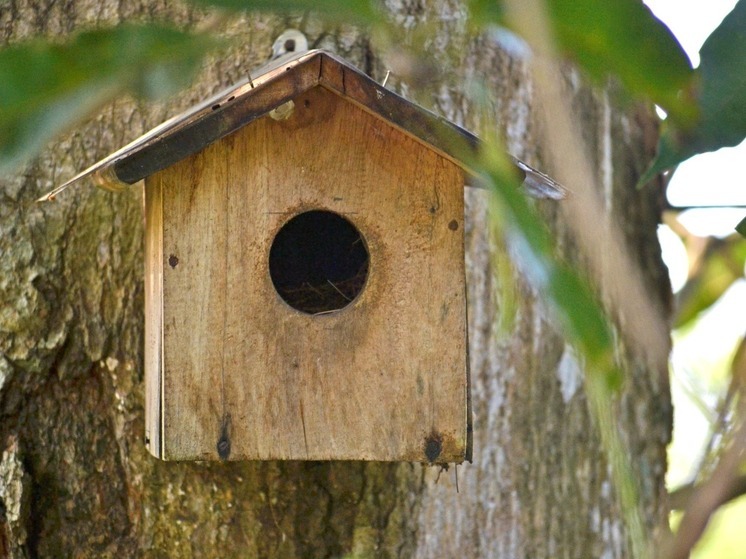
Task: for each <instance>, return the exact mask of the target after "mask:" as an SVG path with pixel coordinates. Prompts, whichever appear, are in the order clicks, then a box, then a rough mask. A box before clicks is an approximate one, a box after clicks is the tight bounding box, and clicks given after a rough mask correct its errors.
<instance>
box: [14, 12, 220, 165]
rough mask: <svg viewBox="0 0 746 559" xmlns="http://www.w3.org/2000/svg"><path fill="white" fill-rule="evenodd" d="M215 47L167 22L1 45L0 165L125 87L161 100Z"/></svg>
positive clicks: (21, 157) (18, 159)
mask: <svg viewBox="0 0 746 559" xmlns="http://www.w3.org/2000/svg"><path fill="white" fill-rule="evenodd" d="M217 45H218V43H217V41H215V40H214V39H211V38H207V37H204V36H200V35H192V34H188V33H184V32H182V31H178V30H176V29H173V28H171V27H166V26H163V25H122V26H120V27H117V28H113V29H103V30H95V31H88V32H85V33H81V34H79V35H77V36H75V37H74V38H73V39H72V40H71V41H70V42H67V43H63V44H56V43H50V42H48V41H46V40H42V39H36V40H32V41H29V42H26V43H20V44H17V45H14V46H12V47H10V48H7V49H5V50H2V51H0V171H10V170H12V169H14V168H15V167H17V166H18V165H20V164H22V163H23V162H25V161H26V160H27V159H28V158H30V157H32V156H34V155H35V154H37V153H38V152H39V151H40V150H41V149H42V148H43V146H44V145H45V144H46V143H47V142H48V141H49V140H50V139H52V138H53V137H54V136H55V135H57V134H59V133H61V132H63V131H64V130H66V129H68V128H69V127H70V126H72V125H73V124H75V123H76V122H78V121H80V120H81V119H83V118H85V117H86V116H88V115H90V114H91V112H93V111H94V110H96V109H97V108H99V107H100V106H101V105H102V104H103V103H105V102H107V101H109V100H111V99H112V98H113V97H115V96H116V95H118V94H120V93H123V92H125V91H131V92H133V93H135V94H136V95H138V96H141V97H144V98H146V99H157V98H161V97H163V96H165V95H167V94H169V93H172V92H174V91H177V90H178V89H180V88H182V87H184V86H185V85H187V84H188V82H189V80H190V78H191V76H192V75H193V73H194V71H195V70H196V69H197V67H198V64H199V62H200V60H201V58H202V56H203V55H204V54H205V53H206V51H207V50H208V49H210V48H213V47H215V46H217Z"/></svg>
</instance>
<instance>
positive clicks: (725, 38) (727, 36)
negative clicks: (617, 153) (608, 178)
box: [640, 0, 746, 184]
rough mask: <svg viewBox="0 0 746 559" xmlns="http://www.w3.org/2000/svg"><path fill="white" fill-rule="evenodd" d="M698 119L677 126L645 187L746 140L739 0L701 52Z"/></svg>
mask: <svg viewBox="0 0 746 559" xmlns="http://www.w3.org/2000/svg"><path fill="white" fill-rule="evenodd" d="M695 77H696V84H697V90H696V101H697V105H698V107H699V117H698V118H697V119H696V120H695V121H694V123H693V124H691V123H687V122H679V121H677V120H676V119H674V120H673V122H672V123H670V124H669V125H668V126H666V128H665V129H664V130H663V133H662V135H661V139H660V142H659V145H658V156H657V157H656V159H655V161H653V163H652V164H651V167H650V169H648V170H647V171H646V172H645V175H644V176H643V179H641V181H640V182H641V184H644V183H645V182H647V181H648V180H650V178H652V177H653V175H655V174H656V173H658V172H660V171H662V170H664V169H669V168H671V167H673V166H675V165H677V164H679V163H681V162H682V161H684V160H686V159H688V158H689V157H691V156H693V155H696V154H698V153H703V152H706V151H714V150H717V149H720V148H722V147H728V146H735V145H737V144H739V143H741V141H743V139H744V138H745V137H746V1H744V0H740V1H739V2H738V3H737V4H736V6H735V7H734V8H733V10H732V11H731V12H730V13H729V14H728V15H727V16H726V17H725V19H723V21H722V22H721V24H720V25H719V26H718V28H717V29H715V31H713V32H712V34H711V35H710V36H709V37H708V39H707V40H706V41H705V44H704V45H702V49H701V50H700V66H699V68H698V69H697V72H696V76H695Z"/></svg>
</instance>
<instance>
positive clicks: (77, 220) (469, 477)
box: [0, 0, 670, 558]
mask: <svg viewBox="0 0 746 559" xmlns="http://www.w3.org/2000/svg"><path fill="white" fill-rule="evenodd" d="M387 6H388V8H389V10H390V11H391V14H392V17H393V18H394V21H395V22H396V25H397V26H399V28H400V35H401V37H402V38H405V39H406V41H407V42H413V43H417V42H418V41H424V45H425V47H426V50H427V52H428V53H429V59H430V61H431V63H432V66H428V67H427V69H428V72H427V74H428V75H427V76H425V75H418V74H417V72H414V71H413V72H411V73H410V74H409V75H405V73H406V72H405V70H404V69H402V68H404V66H406V64H402V57H389V58H384V57H383V53H382V52H381V51H380V50H379V49H377V48H376V47H375V46H374V45H373V44H372V43H371V42H370V41H369V39H368V37H367V36H366V35H364V34H363V33H361V32H360V31H358V30H356V29H353V28H350V27H347V26H339V27H337V28H329V27H324V26H322V25H321V24H319V23H318V22H316V21H314V20H312V19H308V18H303V19H301V18H290V19H287V20H283V19H280V18H278V17H274V16H247V17H236V18H235V22H234V23H232V24H231V25H230V26H229V27H228V30H227V33H228V34H229V35H231V36H234V37H237V38H239V39H240V44H241V47H239V48H234V49H233V50H232V51H230V52H229V53H227V54H223V55H221V56H220V57H219V58H215V59H212V60H211V61H210V62H209V63H208V64H207V65H206V67H205V69H204V71H203V72H202V73H201V74H200V76H199V81H198V83H197V85H195V86H194V87H193V88H192V89H190V90H189V91H188V92H186V93H184V94H182V95H181V96H180V97H179V98H178V99H176V100H174V101H172V102H171V103H169V104H168V105H167V106H156V107H153V106H143V105H139V104H136V103H134V102H132V101H130V100H120V101H118V102H116V103H113V104H111V105H110V106H108V107H107V108H106V109H105V110H103V111H101V113H100V114H98V115H97V116H96V117H95V118H93V119H91V120H90V121H89V122H86V123H84V124H83V125H81V126H80V127H79V128H78V129H77V130H75V131H73V132H72V133H70V134H69V135H68V136H66V137H65V138H62V139H61V140H59V141H58V142H56V143H55V144H54V145H52V146H49V149H47V150H46V151H45V152H44V153H43V154H42V156H41V157H40V158H39V159H38V160H37V161H36V162H35V163H34V164H32V165H30V166H29V167H28V168H27V169H25V171H24V172H23V173H20V174H18V175H17V176H14V177H2V178H0V183H1V184H2V190H1V191H0V196H1V197H2V203H1V204H0V254H2V258H0V285H1V286H2V289H0V350H2V356H0V413H1V414H2V421H1V422H0V450H2V458H1V459H0V505H1V506H0V513H1V514H0V554H1V553H2V552H3V551H4V552H5V553H6V554H7V555H8V556H10V557H118V558H120V557H140V556H146V557H239V556H240V557H342V556H351V557H414V556H416V557H457V556H463V557H532V558H539V557H609V558H617V557H629V556H630V545H629V541H628V538H627V535H628V534H627V530H626V528H625V526H624V525H623V523H622V520H621V513H620V508H619V504H618V499H617V496H616V495H615V492H614V489H613V487H612V484H611V477H610V472H609V465H608V463H607V461H606V459H605V457H604V453H603V451H602V448H601V445H600V438H599V435H598V434H597V431H596V429H595V427H594V425H593V424H592V420H591V418H590V416H589V413H588V405H587V401H586V398H585V396H584V393H583V386H582V375H583V371H582V364H581V360H580V359H579V358H578V357H577V356H576V355H575V354H574V353H573V351H572V349H571V348H570V346H569V345H568V344H567V343H566V341H565V340H564V339H563V337H562V335H561V333H560V332H558V329H557V326H556V324H555V323H554V322H553V320H552V318H551V316H550V315H549V313H548V311H547V309H546V306H545V304H544V303H543V302H542V300H541V299H540V297H539V296H538V294H537V293H536V292H535V291H533V290H532V289H531V288H530V287H529V286H527V285H526V284H525V283H524V282H523V281H522V279H521V278H520V277H518V276H515V277H514V278H513V279H510V276H509V275H505V274H498V275H496V274H495V273H494V267H495V266H494V264H495V263H496V262H502V260H501V259H504V258H505V255H504V251H501V250H497V249H496V248H495V243H494V242H493V241H492V240H491V234H490V224H489V221H488V218H487V195H486V193H485V192H475V191H471V190H469V191H467V193H466V199H467V229H466V248H467V257H466V260H467V280H468V296H469V336H470V355H471V375H472V393H473V408H474V430H475V431H474V443H475V444H474V446H475V448H474V463H473V464H471V465H464V466H463V467H459V468H458V470H457V472H456V471H454V469H451V470H450V471H448V472H441V471H438V469H435V468H427V467H423V466H420V465H416V464H405V463H402V464H397V463H392V464H388V463H363V462H331V463H327V462H245V463H164V462H160V461H158V460H156V459H154V458H152V457H151V456H150V455H149V454H148V453H147V451H146V450H145V446H144V443H143V354H142V347H143V264H142V262H143V247H142V229H143V222H142V219H143V218H142V192H141V190H140V189H139V188H138V187H133V188H131V189H129V190H128V191H126V192H125V193H123V194H110V193H106V192H103V191H100V190H97V189H94V188H90V187H87V186H84V187H79V188H75V189H71V190H68V191H67V192H65V193H64V194H63V195H61V196H59V198H58V199H57V201H56V202H55V203H49V204H44V205H40V204H37V203H35V202H34V200H35V199H36V198H37V197H38V196H40V195H41V194H43V193H44V192H46V191H48V190H49V189H50V188H51V187H52V185H53V184H55V183H59V182H60V180H62V179H66V178H68V177H70V176H72V175H73V174H74V172H75V171H77V170H80V169H82V168H84V167H86V166H88V165H89V164H91V163H92V162H94V161H96V160H97V159H99V158H101V157H103V156H105V155H107V154H108V153H110V152H111V151H113V150H114V149H116V148H118V147H120V146H121V145H124V144H125V143H126V142H127V141H129V140H131V139H133V138H135V137H136V136H138V135H140V134H141V133H143V132H144V131H146V130H148V129H149V128H150V127H152V126H154V125H156V124H158V123H159V122H161V121H163V120H164V119H165V118H166V117H167V116H170V115H172V114H175V113H177V112H179V111H180V110H183V109H184V108H186V107H188V106H189V105H191V104H193V103H194V102H196V101H198V100H201V99H203V98H205V97H206V96H207V95H208V94H209V93H212V92H215V91H218V90H220V89H221V88H223V87H225V86H226V85H229V84H230V83H233V82H235V81H238V80H239V79H241V78H242V77H244V76H245V75H246V73H247V70H250V69H251V68H254V67H256V66H259V65H261V64H262V63H263V62H264V60H265V59H266V57H267V56H268V54H269V53H270V46H271V43H272V40H273V39H274V37H276V36H277V35H279V33H280V32H282V31H283V30H284V29H285V28H288V27H299V28H301V29H302V30H303V31H304V32H305V33H306V34H307V35H308V36H309V39H310V41H311V43H312V44H315V45H316V46H319V47H324V48H329V49H330V50H334V51H336V52H338V53H339V54H341V55H342V56H344V57H345V58H347V59H349V60H351V61H352V62H353V63H355V64H356V65H357V66H358V67H360V68H362V69H363V70H365V71H366V72H369V73H371V74H372V76H373V77H374V78H375V79H377V80H379V81H380V80H382V79H383V77H384V75H385V74H386V71H387V69H389V68H393V69H394V74H393V75H392V77H391V78H390V79H389V82H388V84H387V87H390V88H392V89H394V90H396V91H398V92H400V93H402V94H403V95H405V96H408V97H410V98H414V100H416V101H417V102H419V103H421V104H423V105H425V106H428V107H429V108H431V109H433V110H434V111H436V112H438V113H440V114H442V115H444V116H446V117H447V118H449V119H452V120H454V121H456V122H457V123H460V124H463V125H464V126H466V127H467V128H469V129H471V130H473V131H474V132H477V133H479V132H484V131H485V130H486V129H487V128H488V127H494V126H499V128H500V132H502V133H503V134H504V135H505V137H506V139H507V145H508V148H509V150H510V151H511V152H512V153H514V154H515V155H517V156H519V157H523V158H525V159H526V160H528V161H529V162H533V163H538V162H539V159H540V157H539V156H540V154H541V153H542V151H544V150H545V149H547V146H542V145H541V142H542V141H541V137H540V135H539V133H538V130H539V129H540V126H538V124H537V123H536V122H535V120H534V117H533V116H532V115H533V114H534V113H533V112H532V110H531V108H532V83H531V80H530V78H529V75H528V72H527V68H526V65H525V62H524V61H522V60H521V59H520V58H517V57H516V56H515V55H511V54H508V53H506V52H505V51H503V50H500V48H499V47H498V45H497V44H496V43H495V41H494V40H492V39H490V38H488V37H481V38H478V39H470V38H469V36H468V34H467V32H468V26H467V25H466V22H465V12H464V10H463V8H461V7H460V6H461V3H460V2H458V1H457V0H451V1H448V0H390V1H388V2H387ZM153 18H156V19H161V20H162V19H166V20H169V21H176V22H181V23H183V24H184V25H189V26H191V25H194V24H195V23H196V22H199V21H201V20H202V19H204V14H202V13H201V12H198V11H195V10H190V9H188V8H185V7H183V6H180V5H178V6H175V5H173V4H171V3H168V2H157V3H153V4H150V3H145V2H142V3H140V2H126V3H118V2H110V1H107V2H104V3H103V4H101V3H100V2H98V1H93V0H71V1H69V2H57V1H55V0H38V1H33V0H15V1H11V2H6V3H2V4H0V29H1V31H0V33H2V41H3V43H4V44H7V43H10V42H17V41H19V40H22V39H24V38H26V37H29V36H30V35H33V34H44V35H47V36H50V37H51V36H55V37H56V36H59V35H66V34H69V33H72V32H74V31H75V30H78V29H81V28H84V27H89V26H91V25H93V24H113V23H116V22H119V21H122V20H124V19H138V20H143V19H153ZM419 24H423V25H419ZM424 25H427V26H428V27H427V31H426V37H425V36H424V35H422V29H423V28H424ZM418 29H419V31H418ZM423 37H424V38H423ZM404 62H406V60H404ZM428 76H430V77H431V78H432V80H434V81H430V82H429V83H424V82H426V81H427V79H426V78H428ZM567 76H568V78H569V79H568V94H569V95H572V98H573V105H574V107H575V109H576V110H577V118H578V119H580V121H581V122H582V128H583V132H584V134H585V139H586V141H587V142H588V145H589V146H591V148H590V152H591V155H592V157H593V158H594V161H595V163H596V166H595V167H596V169H598V176H599V177H603V180H601V181H599V188H600V189H603V192H604V193H605V195H606V202H607V204H606V207H607V208H608V209H609V211H612V212H614V213H615V215H616V217H617V218H618V219H619V221H620V223H622V225H623V230H624V232H625V234H626V237H627V243H628V247H629V251H630V252H631V253H632V254H634V256H635V260H637V261H638V262H639V263H640V266H641V269H642V270H644V273H645V274H646V278H645V279H646V283H647V285H649V286H650V291H651V294H652V296H653V297H654V299H656V300H657V301H659V302H661V303H663V304H664V306H665V304H666V302H667V300H668V292H669V287H668V283H667V281H668V280H667V276H666V274H665V269H664V267H663V264H662V262H661V259H660V254H659V248H658V244H657V240H656V234H655V233H656V224H657V220H658V218H659V205H658V200H657V194H656V193H655V192H653V191H652V190H649V189H648V190H642V191H639V190H636V189H635V188H634V184H635V182H636V179H637V176H638V175H639V174H640V172H641V171H642V170H643V168H644V167H645V165H646V163H647V161H648V160H649V158H650V157H651V150H652V146H653V145H654V143H655V135H656V132H655V126H654V125H653V122H654V119H653V117H652V116H651V114H650V112H649V111H644V110H642V109H640V108H639V107H632V108H627V109H626V111H622V110H620V109H618V108H616V107H614V106H612V104H611V103H610V101H609V98H608V96H607V95H606V94H599V93H593V92H591V91H590V90H589V89H587V88H585V87H581V86H577V85H575V84H576V83H577V82H578V76H577V75H576V74H575V73H574V72H573V71H572V70H568V71H567ZM475 80H484V82H485V84H486V86H487V88H488V89H489V91H490V93H491V94H492V96H493V97H492V98H493V100H494V103H493V105H492V114H489V115H485V114H483V111H482V112H480V111H478V110H477V109H476V108H475V105H474V104H473V103H471V102H470V101H469V99H468V96H467V93H468V90H469V87H470V86H471V85H473V82H474V81H475ZM495 123H498V124H495ZM552 204H554V203H552ZM544 209H545V210H546V211H545V213H546V215H547V220H548V222H549V223H550V225H551V226H552V228H553V229H554V231H555V234H556V236H557V238H558V239H560V245H561V246H563V247H565V252H566V254H567V256H568V257H570V258H575V256H576V255H575V254H574V252H575V250H576V249H575V248H574V244H573V242H572V239H571V236H570V235H569V234H568V232H567V228H566V227H565V224H563V223H561V220H560V219H558V218H557V217H556V215H557V212H556V211H555V208H554V207H553V206H552V205H551V204H546V207H545V208H544ZM512 294H514V295H512ZM514 297H515V298H514ZM511 302H513V303H514V304H516V305H517V311H516V313H515V316H514V318H513V320H512V322H510V329H509V331H504V330H501V329H500V328H498V324H499V322H500V319H501V315H502V312H503V309H504V308H505V307H506V305H507V304H508V303H511ZM633 326H634V325H628V327H633ZM620 333H621V335H620V339H624V338H625V337H624V330H623V328H622V329H621V332H620ZM633 350H634V348H629V349H625V348H622V347H620V355H622V356H624V357H623V359H622V360H623V362H624V363H625V364H626V366H625V371H626V374H627V382H626V383H625V387H624V392H623V395H622V397H621V406H620V409H621V413H620V415H619V418H618V422H619V428H620V429H621V430H622V432H623V433H624V436H625V440H626V442H627V444H628V448H629V454H630V456H632V457H633V460H634V464H635V465H636V467H637V468H638V474H639V480H640V486H639V488H638V490H639V492H640V498H641V501H642V505H643V510H644V519H645V521H646V522H647V525H648V528H649V529H650V530H651V531H652V532H655V531H658V530H662V529H665V525H666V522H667V507H666V501H665V491H664V473H665V469H666V461H665V448H666V444H667V443H668V440H669V435H670V402H669V394H668V386H667V384H666V380H665V379H666V371H665V370H653V369H651V368H650V367H648V366H646V365H645V364H644V363H642V362H641V360H639V359H637V358H635V357H634V351H633ZM663 367H665V363H664V364H663ZM456 473H457V474H458V475H456ZM457 479H458V490H457V486H456V480H457Z"/></svg>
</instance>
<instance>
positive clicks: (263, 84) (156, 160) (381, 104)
mask: <svg viewBox="0 0 746 559" xmlns="http://www.w3.org/2000/svg"><path fill="white" fill-rule="evenodd" d="M317 86H321V87H323V88H326V89H328V90H330V91H332V92H334V93H336V94H338V95H340V96H342V97H343V98H344V99H346V100H348V101H349V102H351V103H353V104H355V105H357V106H358V107H360V108H362V109H363V110H365V111H367V112H368V113H370V114H372V115H374V116H376V117H378V118H380V119H382V120H384V121H385V122H387V123H389V124H390V125H391V126H394V127H395V128H397V129H399V130H400V131H402V132H404V133H405V134H407V135H409V136H410V137H412V138H414V139H415V140H417V141H418V142H420V143H421V144H423V145H424V146H426V147H427V148H429V149H432V150H435V151H437V152H438V153H440V154H441V155H443V156H445V157H447V158H448V159H450V160H451V161H453V162H454V163H456V164H457V165H459V166H461V167H462V168H464V169H466V170H468V167H467V164H466V163H465V162H464V160H463V159H464V156H465V155H466V154H469V153H470V152H474V151H475V150H476V148H477V147H478V144H479V140H478V138H477V137H476V136H474V135H473V134H471V133H470V132H468V131H467V130H464V129H463V128H461V127H459V126H458V125H456V124H454V123H452V122H450V121H449V120H447V119H444V118H442V117H440V116H437V115H435V114H434V113H432V112H430V111H428V110H426V109H424V108H422V107H420V106H419V105H416V104H414V103H412V102H410V101H407V100H406V99H404V98H403V97H401V96H399V95H397V94H396V93H393V92H392V91H390V90H388V89H386V88H384V87H383V86H382V85H381V84H379V83H377V82H375V81H374V80H372V79H371V78H370V77H368V76H366V75H365V74H364V73H362V72H361V71H360V70H358V69H357V68H355V67H353V66H351V65H350V64H349V63H348V62H346V61H344V60H342V59H341V58H339V57H337V56H335V55H334V54H332V53H329V52H327V51H323V50H311V51H307V52H303V53H298V54H295V55H292V56H290V57H283V58H282V59H279V60H276V61H272V62H270V63H269V64H267V65H266V66H264V67H262V68H260V69H259V70H257V71H256V75H251V76H250V77H248V78H247V79H246V80H244V81H243V82H241V83H238V84H236V85H234V86H232V87H230V88H228V89H226V90H224V91H222V92H221V93H219V94H217V95H215V96H213V97H212V98H211V99H208V100H207V101H205V102H203V103H200V104H198V105H196V106H194V107H192V108H191V109H189V110H187V111H186V112H184V113H182V114H181V115H178V116H176V117H173V118H171V119H169V120H167V121H166V122H164V123H162V124H160V125H159V126H157V127H155V128H153V129H152V130H150V131H149V132H147V133H146V134H144V135H143V136H141V137H139V138H138V139H136V140H135V141H133V142H132V143H130V144H128V145H126V146H124V147H123V148H121V149H119V150H118V151H116V152H114V153H112V154H111V155H109V156H107V157H105V158H104V159H102V160H100V161H98V162H97V163H95V164H94V165H92V166H91V167H89V168H88V169H86V170H85V171H83V172H81V173H79V174H78V175H76V176H75V177H73V178H72V179H70V180H69V181H67V182H66V183H64V184H62V185H60V186H58V187H57V188H55V189H54V190H53V191H52V192H50V193H49V194H47V195H46V196H44V197H43V198H42V200H49V199H52V198H53V197H54V196H55V195H57V194H58V193H59V192H61V191H62V190H64V189H65V188H67V187H68V186H70V185H72V184H74V183H77V182H79V181H81V180H83V179H85V178H88V177H90V178H91V179H92V180H93V182H94V183H95V184H96V185H97V186H100V187H102V188H106V189H108V190H118V189H121V188H123V187H125V186H127V185H130V184H134V183H136V182H137V181H139V180H141V179H144V178H145V177H147V176H149V175H152V174H153V173H156V172H158V171H160V170H162V169H165V168H167V167H169V166H171V165H173V164H175V163H177V162H178V161H180V160H182V159H184V158H186V157H188V156H190V155H192V154H194V153H197V152H199V151H201V150H203V149H204V148H205V147H207V146H208V145H210V144H211V143H213V142H215V141H216V140H219V139H220V138H223V137H225V136H227V135H228V134H230V133H232V132H234V131H236V130H238V129H239V128H241V127H243V126H245V125H247V124H249V123H251V122H252V121H254V120H256V119H258V118H261V117H263V116H264V115H266V114H268V113H270V112H271V111H272V110H274V109H276V108H277V107H279V106H281V105H283V104H284V103H287V102H288V101H290V100H292V99H293V98H295V97H297V96H298V95H300V94H302V93H304V92H306V91H308V90H309V89H311V88H313V87H317ZM513 162H514V164H515V165H516V167H517V168H518V169H519V170H520V171H521V172H522V173H523V175H524V185H525V186H526V187H527V189H528V191H529V193H530V194H532V195H534V196H536V197H543V198H551V199H561V198H564V197H565V190H564V188H563V187H561V186H560V185H558V184H557V183H556V182H555V181H553V180H552V179H551V178H549V177H548V176H546V175H544V174H543V173H541V172H539V171H536V170H535V169H533V168H532V167H530V166H528V165H526V164H525V163H523V162H521V161H519V160H518V159H515V158H513Z"/></svg>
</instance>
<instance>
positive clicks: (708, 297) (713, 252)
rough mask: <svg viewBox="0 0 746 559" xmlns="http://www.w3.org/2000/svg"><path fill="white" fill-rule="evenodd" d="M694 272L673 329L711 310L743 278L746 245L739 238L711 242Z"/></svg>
mask: <svg viewBox="0 0 746 559" xmlns="http://www.w3.org/2000/svg"><path fill="white" fill-rule="evenodd" d="M708 242H709V244H708V246H707V248H706V250H705V252H704V254H703V255H701V256H700V257H699V258H698V259H697V260H698V262H699V264H698V266H697V267H696V268H694V269H693V270H691V272H690V277H689V280H688V281H687V282H686V285H685V286H684V287H683V289H682V290H681V291H680V292H679V294H678V296H677V297H676V307H677V311H676V316H675V317H674V328H682V327H684V326H686V325H687V324H689V323H690V322H691V321H692V320H694V319H695V318H697V316H698V315H699V314H700V313H701V312H702V311H704V310H706V309H708V308H709V307H710V306H712V305H713V304H714V303H715V302H716V301H717V300H718V299H720V297H721V296H722V295H723V293H725V292H726V290H727V289H728V288H729V287H730V286H731V285H733V283H734V282H735V281H736V280H739V279H741V278H742V277H743V269H744V265H746V241H744V239H742V238H741V237H739V236H737V235H732V236H730V237H728V238H726V239H716V238H711V239H709V241H708Z"/></svg>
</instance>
